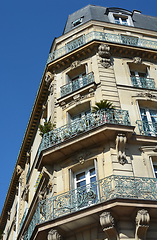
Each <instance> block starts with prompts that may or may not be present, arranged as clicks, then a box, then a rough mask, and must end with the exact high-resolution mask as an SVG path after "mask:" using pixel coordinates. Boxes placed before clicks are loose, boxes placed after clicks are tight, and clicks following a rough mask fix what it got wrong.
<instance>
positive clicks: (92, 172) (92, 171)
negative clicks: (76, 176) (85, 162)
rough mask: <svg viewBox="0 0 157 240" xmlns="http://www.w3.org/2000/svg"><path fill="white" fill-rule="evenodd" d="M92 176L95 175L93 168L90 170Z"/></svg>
mask: <svg viewBox="0 0 157 240" xmlns="http://www.w3.org/2000/svg"><path fill="white" fill-rule="evenodd" d="M92 175H95V168H92V169H91V170H90V176H92Z"/></svg>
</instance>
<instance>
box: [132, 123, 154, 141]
mask: <svg viewBox="0 0 157 240" xmlns="http://www.w3.org/2000/svg"><path fill="white" fill-rule="evenodd" d="M136 123H137V124H138V128H139V132H140V134H141V135H146V136H154V137H156V136H157V122H149V121H141V120H137V121H136Z"/></svg>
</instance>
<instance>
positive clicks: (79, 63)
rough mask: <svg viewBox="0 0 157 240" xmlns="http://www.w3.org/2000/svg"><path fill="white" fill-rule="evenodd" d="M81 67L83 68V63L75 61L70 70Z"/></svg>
mask: <svg viewBox="0 0 157 240" xmlns="http://www.w3.org/2000/svg"><path fill="white" fill-rule="evenodd" d="M79 66H81V62H80V61H78V60H76V61H74V62H73V63H72V64H71V66H70V69H71V70H73V69H75V68H77V67H79Z"/></svg>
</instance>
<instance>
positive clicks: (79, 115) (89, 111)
mask: <svg viewBox="0 0 157 240" xmlns="http://www.w3.org/2000/svg"><path fill="white" fill-rule="evenodd" d="M90 113H91V110H90V109H88V110H86V111H83V112H81V113H79V114H76V115H74V116H71V122H73V121H77V120H79V119H81V118H84V117H86V116H88V115H89V114H90Z"/></svg>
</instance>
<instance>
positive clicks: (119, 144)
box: [116, 133, 127, 165]
mask: <svg viewBox="0 0 157 240" xmlns="http://www.w3.org/2000/svg"><path fill="white" fill-rule="evenodd" d="M126 141H127V138H126V136H125V134H122V133H119V134H118V135H117V138H116V150H117V158H118V161H119V163H120V164H122V165H123V164H125V163H126V162H127V160H126V154H125V145H126Z"/></svg>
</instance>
